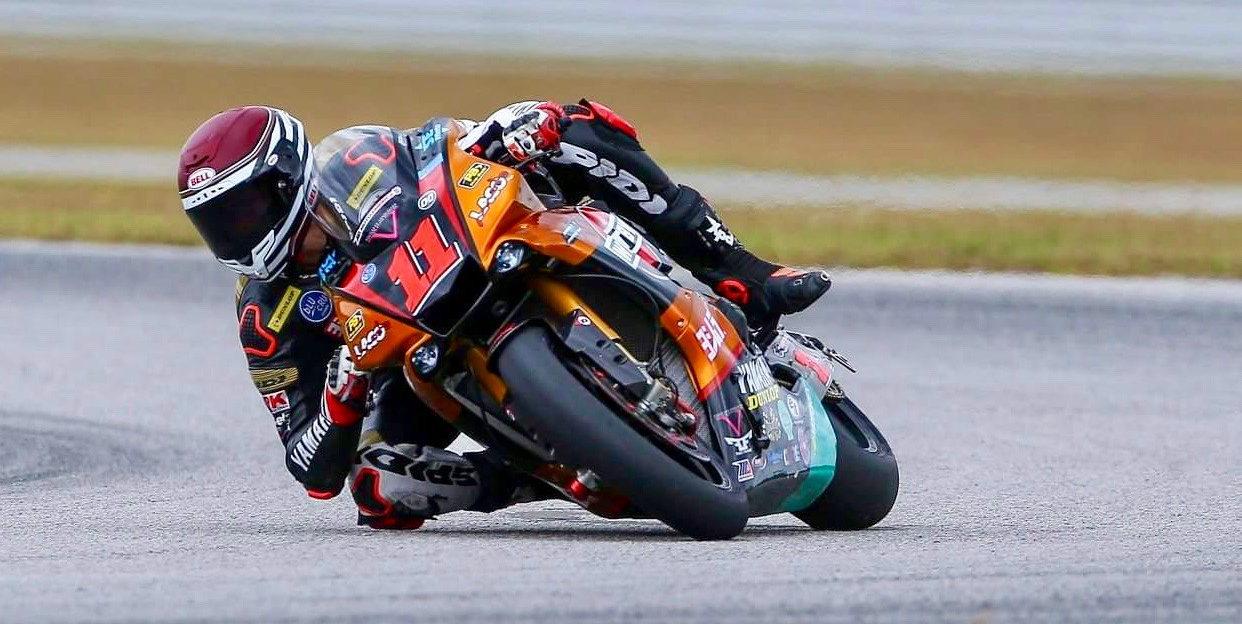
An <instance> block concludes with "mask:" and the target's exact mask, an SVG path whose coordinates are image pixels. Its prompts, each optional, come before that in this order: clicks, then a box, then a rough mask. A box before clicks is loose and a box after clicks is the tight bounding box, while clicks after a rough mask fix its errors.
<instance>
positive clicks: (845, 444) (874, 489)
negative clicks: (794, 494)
mask: <svg viewBox="0 0 1242 624" xmlns="http://www.w3.org/2000/svg"><path fill="white" fill-rule="evenodd" d="M823 404H824V410H825V411H827V412H828V419H829V420H830V421H832V428H833V430H834V431H835V432H836V434H837V469H836V473H835V474H834V475H833V477H832V482H831V483H829V484H828V489H826V490H824V493H823V494H820V495H819V498H817V499H815V502H813V503H811V506H810V507H807V508H806V509H804V510H802V511H799V512H796V513H794V515H795V516H797V517H798V519H800V520H802V521H803V522H805V523H807V524H808V525H810V526H811V528H813V529H819V530H825V529H831V530H836V531H853V530H858V529H865V528H867V527H870V526H873V525H875V524H876V523H877V522H879V521H880V520H883V519H884V517H885V516H887V515H888V512H889V511H890V510H891V509H892V508H893V503H894V502H896V500H897V489H898V484H899V481H900V479H899V477H898V473H897V458H896V457H894V456H893V449H892V448H891V447H889V445H888V441H887V440H885V439H884V436H883V435H882V434H881V433H880V430H879V429H877V428H876V426H875V425H874V424H872V422H871V420H870V419H869V418H867V415H866V414H863V412H862V410H860V409H858V406H857V405H854V402H853V401H851V400H850V399H849V397H842V398H841V399H840V400H833V399H824V402H823Z"/></svg>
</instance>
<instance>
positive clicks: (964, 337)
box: [0, 242, 1242, 623]
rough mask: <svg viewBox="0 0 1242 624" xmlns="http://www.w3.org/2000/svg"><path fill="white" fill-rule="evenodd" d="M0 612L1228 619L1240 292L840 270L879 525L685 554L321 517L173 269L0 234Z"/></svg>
mask: <svg viewBox="0 0 1242 624" xmlns="http://www.w3.org/2000/svg"><path fill="white" fill-rule="evenodd" d="M0 287H2V288H3V292H4V293H5V297H4V298H3V300H2V301H0V344H3V345H4V347H3V354H4V360H3V361H4V364H5V371H6V372H5V374H4V375H0V397H3V398H4V403H3V404H2V405H0V509H3V513H2V514H0V614H3V615H2V616H0V619H3V620H4V621H6V622H34V621H37V622H146V621H184V622H198V621H256V622H304V621H306V622H309V621H331V622H355V621H356V622H375V621H401V620H410V619H418V620H430V619H435V620H442V621H452V622H462V623H465V622H497V621H504V622H540V623H545V622H561V621H564V622H577V621H603V622H621V621H624V622H657V621H678V622H713V623H714V622H724V621H737V622H753V621H780V622H830V621H841V622H858V621H884V622H891V621H918V622H938V621H939V622H967V621H986V622H1017V621H1023V622H1029V621H1047V622H1075V621H1077V622H1114V621H1116V622H1122V621H1125V622H1133V621H1168V622H1237V621H1238V620H1239V617H1242V575H1239V573H1238V570H1239V569H1240V568H1242V539H1240V538H1239V536H1240V535H1242V469H1240V465H1239V457H1242V435H1240V427H1242V389H1240V388H1239V385H1238V380H1239V379H1240V378H1242V360H1240V359H1239V357H1238V354H1239V353H1242V285H1240V284H1239V283H1237V282H1216V281H1195V280H1174V279H1127V280H1112V279H1100V278H1060V277H1056V278H1054V277H1032V276H1021V275H960V274H941V273H899V272H881V271H862V272H852V271H850V272H842V273H841V274H839V275H838V276H837V283H836V286H835V288H834V291H833V292H832V293H830V295H829V297H828V298H827V299H826V300H825V301H824V302H823V303H822V304H821V305H819V306H817V307H816V308H815V309H814V310H812V311H809V312H807V313H804V314H802V315H799V316H797V317H794V318H792V319H790V324H791V325H792V326H794V327H797V328H800V329H804V330H810V331H813V332H815V333H818V334H820V335H822V336H824V337H825V339H826V340H827V341H828V342H829V344H831V345H833V346H835V347H837V348H838V349H840V350H842V351H844V352H845V353H846V354H848V355H850V356H852V359H853V361H854V363H855V364H857V366H858V367H859V369H860V372H859V374H857V375H854V376H849V377H848V378H847V379H845V384H846V387H847V389H848V390H849V391H850V392H851V394H852V396H853V397H854V398H855V399H856V400H857V401H858V403H859V404H860V405H862V406H863V407H864V409H866V410H867V411H868V412H869V413H870V414H871V415H873V417H874V419H875V420H876V421H877V423H878V424H879V425H880V427H881V428H882V429H883V430H884V431H885V432H886V433H887V435H888V437H889V439H890V441H891V442H892V444H893V447H894V449H895V451H896V453H897V456H898V458H899V460H900V461H901V466H902V480H903V484H902V493H901V496H900V498H899V500H898V503H897V507H896V508H895V509H894V511H893V513H892V514H891V515H890V517H889V518H888V519H887V520H885V521H884V522H883V523H882V524H881V525H880V526H878V527H877V528H875V529H872V530H868V531H863V532H858V533H814V532H811V531H808V530H806V529H805V528H804V527H802V526H800V525H799V523H798V522H797V521H795V520H794V519H793V518H791V517H789V516H776V517H771V518H766V519H762V520H758V521H756V522H754V523H753V524H752V527H751V528H750V529H748V531H747V532H746V533H745V534H744V535H743V536H742V537H740V538H739V539H736V540H734V541H731V542H726V543H695V542H691V541H686V540H683V539H679V538H678V537H676V536H675V535H673V534H672V533H671V532H670V531H668V530H667V529H665V528H663V527H662V526H661V525H659V524H656V523H653V522H645V521H604V520H600V519H596V518H594V517H591V516H588V515H586V514H584V513H582V512H580V511H578V510H576V509H574V508H571V507H568V506H566V505H563V504H532V505H526V506H519V507H517V508H514V509H511V510H508V511H504V512H501V513H496V514H492V515H481V514H471V513H460V514H451V515H448V516H445V517H444V518H442V519H440V520H437V521H435V522H431V523H429V524H428V525H427V526H426V527H425V528H424V529H422V530H419V531H416V532H412V533H384V532H373V531H369V530H363V529H360V528H356V527H354V526H353V513H354V512H353V509H352V507H351V504H350V503H349V501H348V500H334V501H331V502H327V503H322V502H318V501H312V500H310V499H308V498H306V497H305V495H303V494H302V493H301V492H300V489H299V488H298V487H297V485H296V484H295V483H294V482H293V481H292V480H291V479H290V478H289V476H288V475H287V474H286V473H285V470H284V467H283V465H282V461H281V453H280V448H279V445H278V443H277V440H276V436H275V434H274V432H273V431H272V426H271V422H270V420H269V417H268V416H266V413H265V411H264V409H263V405H262V403H261V401H260V400H259V397H258V396H257V395H256V393H255V392H254V391H253V389H252V388H251V387H250V384H249V380H248V378H247V375H246V372H245V367H244V363H243V359H242V355H241V353H240V351H239V349H238V346H237V344H236V337H235V336H236V334H235V326H234V322H233V310H232V284H231V280H230V279H229V278H228V277H227V276H226V275H225V272H224V270H223V269H220V268H219V267H217V266H214V265H213V263H211V262H210V261H209V260H207V259H206V258H204V253H203V252H202V251H201V250H181V249H171V248H132V247H105V246H94V245H82V244H74V245H49V244H38V243H24V242H7V243H0Z"/></svg>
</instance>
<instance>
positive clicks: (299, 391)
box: [178, 100, 830, 528]
mask: <svg viewBox="0 0 1242 624" xmlns="http://www.w3.org/2000/svg"><path fill="white" fill-rule="evenodd" d="M455 123H457V124H458V126H459V127H460V129H461V130H462V131H463V134H462V136H461V137H460V138H459V139H458V146H459V147H461V148H462V149H464V150H466V151H469V152H471V153H473V154H475V155H476V156H479V157H481V158H485V159H488V160H493V161H496V162H500V163H502V164H508V165H514V164H519V163H520V162H521V161H523V160H526V159H527V158H529V157H531V156H534V155H537V154H540V153H544V152H548V153H550V154H555V155H554V156H552V157H551V159H550V160H548V161H547V163H546V167H547V169H548V171H549V173H550V175H551V177H552V179H553V180H554V181H555V182H556V184H557V185H558V186H559V187H560V189H561V191H562V192H563V194H564V195H565V197H566V199H567V200H568V201H578V200H581V199H583V198H585V197H590V198H592V199H595V200H601V201H603V202H604V203H605V204H606V205H607V206H608V207H609V209H611V210H613V211H615V212H617V213H618V214H620V215H621V216H623V217H626V218H628V219H630V220H631V221H633V222H635V223H636V224H638V225H639V226H640V227H642V228H644V229H646V230H647V231H648V232H649V233H650V234H651V235H652V236H653V238H655V240H656V241H657V242H658V243H659V244H660V245H661V246H662V247H664V248H665V249H666V251H668V252H669V254H670V255H671V256H672V257H673V259H675V260H677V261H678V262H679V263H681V264H682V265H683V266H685V267H686V268H687V269H689V270H690V271H691V272H692V273H693V274H694V275H695V276H696V277H698V278H699V279H700V280H702V281H704V282H705V283H707V284H709V285H711V286H712V288H713V289H714V290H716V292H717V293H719V294H721V295H722V296H723V297H725V298H727V299H729V300H731V301H733V302H735V303H737V304H738V305H739V306H740V307H741V308H742V310H743V311H744V312H745V314H746V316H747V320H748V322H749V323H750V324H751V325H752V326H754V327H763V326H771V325H774V323H775V321H776V320H777V319H778V318H779V317H780V315H782V314H789V313H793V312H797V311H800V310H803V309H805V308H806V307H808V306H809V305H811V304H812V303H813V302H814V301H816V300H817V299H818V298H819V297H820V296H822V295H823V294H824V293H825V292H826V291H827V290H828V288H829V286H830V282H829V280H828V277H827V275H826V274H824V273H822V272H807V271H800V270H796V269H790V268H787V267H781V266H778V265H775V264H772V263H769V262H766V261H764V260H762V259H760V258H758V257H756V256H755V255H753V254H752V253H750V252H749V251H748V250H747V249H746V248H745V247H743V246H742V245H741V244H740V243H739V242H738V240H737V238H736V236H734V235H733V233H732V232H730V231H729V230H728V229H727V227H726V226H725V225H724V222H723V221H722V220H721V219H720V216H719V215H718V214H717V213H716V211H715V210H714V209H713V208H712V206H711V205H710V204H709V203H708V202H707V200H706V199H704V198H703V196H702V195H701V194H700V193H698V192H697V191H695V190H694V189H692V188H690V187H687V186H681V185H677V184H674V183H673V182H672V180H670V179H669V177H668V176H667V174H665V173H664V172H663V171H662V170H661V169H660V168H659V167H658V166H657V165H656V163H655V162H654V161H653V160H652V159H651V158H650V157H649V156H648V155H647V154H646V152H645V151H644V150H643V149H642V147H641V145H640V144H639V142H638V136H637V131H636V130H635V129H634V127H633V126H632V125H631V124H630V123H629V122H627V121H626V120H625V119H623V118H622V117H620V116H619V115H617V114H616V113H615V112H613V111H612V110H611V109H609V108H608V107H606V106H604V105H602V104H599V103H597V102H591V101H587V100H582V101H580V102H579V103H577V104H570V105H566V106H561V105H559V104H557V103H555V102H551V101H529V102H520V103H517V104H512V105H510V106H507V107H505V108H502V109H500V110H498V111H496V112H495V113H493V114H492V115H490V116H489V117H488V118H486V119H485V120H483V121H482V122H474V121H469V120H457V121H456V122H455ZM398 149H405V150H411V151H417V150H419V149H420V147H419V144H418V140H417V139H416V137H415V135H414V133H413V132H410V131H404V130H399V129H395V128H387V127H381V126H355V127H352V128H346V129H344V130H340V131H338V132H336V133H334V134H333V135H331V136H329V137H327V138H326V139H324V140H323V141H321V142H320V143H319V144H318V145H317V146H316V147H315V148H313V149H312V148H311V146H310V143H309V140H308V139H307V137H306V133H305V130H304V128H303V126H302V124H301V122H299V121H298V120H297V119H296V118H294V117H293V116H291V115H289V114H288V113H287V112H285V111H282V110H279V109H274V108H268V107H262V106H246V107H241V108H237V109H232V110H229V111H225V112H223V113H220V114H218V115H215V116H213V117H212V118H210V119H208V120H207V121H206V122H204V123H203V124H202V125H200V126H199V128H198V129H196V130H195V131H194V133H193V134H191V136H190V138H189V139H188V140H187V142H186V144H185V146H184V147H183V148H182V152H181V160H180V168H179V175H178V188H179V190H180V195H181V199H182V204H183V207H184V208H185V210H186V214H187V216H188V217H189V218H190V220H191V222H192V223H193V224H194V225H195V227H196V228H197V229H198V231H199V232H200V234H201V235H202V237H203V239H204V241H205V242H206V243H207V245H208V247H209V248H210V249H211V251H212V252H213V254H214V255H215V256H216V258H217V259H218V260H219V261H220V262H221V263H222V264H224V265H225V266H227V267H229V268H230V269H232V270H234V271H235V272H237V273H239V274H241V277H240V278H239V280H238V285H237V296H236V304H237V316H238V322H239V337H240V341H241V345H242V350H243V352H244V353H245V355H246V358H247V363H248V366H249V368H250V373H251V377H252V379H253V381H254V384H255V386H256V388H257V389H258V390H259V392H260V394H261V395H262V398H263V400H264V403H265V405H266V407H267V409H268V410H269V412H270V413H271V414H272V417H273V418H274V420H275V424H276V428H277V432H278V433H279V435H280V437H281V440H282V442H283V443H284V445H285V451H286V454H285V455H286V466H287V467H288V469H289V471H290V472H291V473H292V474H293V476H294V477H295V478H296V479H297V480H298V481H299V482H300V483H301V484H302V485H303V486H304V487H305V488H306V491H307V493H308V495H310V496H312V497H314V498H323V499H326V498H331V497H334V496H336V495H337V494H338V493H339V492H340V491H341V490H342V489H343V488H344V485H345V482H346V480H347V478H348V477H352V479H350V481H351V492H352V494H353V496H354V500H355V502H356V503H357V505H358V508H359V523H360V524H366V525H369V526H372V527H376V528H417V527H418V526H420V525H421V524H422V522H423V520H424V519H426V518H429V517H432V516H435V515H437V514H440V513H446V512H449V511H454V510H460V509H468V510H475V511H492V510H495V509H499V508H501V507H504V506H507V505H509V504H512V503H514V502H519V501H521V500H530V499H532V498H533V497H535V496H537V495H538V491H537V487H535V486H533V485H532V484H530V483H527V482H525V481H524V480H522V479H520V478H518V477H517V476H515V475H513V474H511V473H509V472H508V471H507V470H505V469H504V468H503V467H502V466H501V465H500V462H497V461H494V460H493V459H492V458H491V457H490V456H489V455H488V453H487V452H486V451H478V452H470V453H463V454H456V453H452V452H450V451H447V450H444V447H446V446H447V445H448V444H449V442H450V441H451V440H452V439H453V438H454V437H455V436H456V431H455V430H454V429H453V428H452V427H451V426H450V425H449V424H448V423H446V422H444V421H443V420H442V419H440V418H439V417H438V416H436V415H435V414H434V413H433V412H432V411H431V410H430V408H428V407H426V406H423V405H422V404H421V402H420V401H419V400H418V399H417V398H416V397H415V396H414V395H413V392H412V391H411V390H410V389H409V387H408V385H407V384H406V383H405V380H404V379H403V377H402V375H401V373H400V371H378V372H376V373H373V374H366V373H363V372H361V371H357V370H355V369H354V368H353V364H352V361H351V360H350V357H349V353H348V351H347V350H346V349H345V348H344V347H343V346H341V343H342V337H341V331H342V330H341V328H340V327H338V325H337V324H336V323H335V322H334V321H333V320H332V310H331V301H330V299H329V297H328V296H327V294H326V293H325V292H323V290H322V289H321V288H320V286H319V277H318V274H317V269H321V268H327V265H330V264H332V263H334V262H339V258H340V256H339V255H338V252H340V251H344V250H347V249H348V248H349V247H350V245H351V244H352V245H355V246H356V245H358V244H361V243H363V242H365V241H366V240H370V237H378V238H382V233H383V228H384V224H383V223H382V222H381V221H382V220H380V219H372V221H374V222H366V221H365V218H364V219H363V220H361V221H360V222H359V223H357V224H352V223H351V224H345V223H343V219H342V217H341V214H342V212H343V211H342V210H340V209H339V208H340V205H341V204H342V203H343V204H345V205H347V206H348V207H349V208H351V209H354V210H358V213H357V214H360V215H361V214H366V215H367V216H374V215H375V214H377V213H378V212H379V210H378V208H380V207H382V204H384V203H385V202H388V201H390V200H391V198H392V197H395V196H396V195H399V194H400V193H402V192H403V190H402V187H403V185H404V187H405V189H406V190H405V192H414V193H417V190H416V189H417V182H416V180H413V179H408V176H405V177H406V178H407V179H402V178H401V176H398V175H397V172H396V171H395V170H394V169H393V167H392V166H391V165H392V163H393V160H394V159H395V155H396V153H397V150H398ZM369 208H374V209H375V210H368V209H369ZM359 209H361V210H359ZM364 239H365V240H364ZM397 414H399V415H400V417H399V418H398V417H393V416H390V415H397ZM364 428H365V429H366V431H365V433H364V431H363V429H364Z"/></svg>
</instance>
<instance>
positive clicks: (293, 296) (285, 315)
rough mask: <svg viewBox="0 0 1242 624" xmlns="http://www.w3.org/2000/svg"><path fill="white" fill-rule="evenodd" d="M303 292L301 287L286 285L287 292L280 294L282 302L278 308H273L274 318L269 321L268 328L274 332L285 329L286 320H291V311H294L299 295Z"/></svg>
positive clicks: (277, 305)
mask: <svg viewBox="0 0 1242 624" xmlns="http://www.w3.org/2000/svg"><path fill="white" fill-rule="evenodd" d="M301 294H302V289H301V288H297V287H295V286H287V287H285V294H283V295H281V296H280V303H278V304H276V309H275V310H272V319H271V320H269V321H268V322H267V328H268V329H270V330H272V331H274V332H279V331H280V330H282V329H284V327H285V321H287V320H289V313H291V312H293V308H294V306H296V305H297V302H298V295H301Z"/></svg>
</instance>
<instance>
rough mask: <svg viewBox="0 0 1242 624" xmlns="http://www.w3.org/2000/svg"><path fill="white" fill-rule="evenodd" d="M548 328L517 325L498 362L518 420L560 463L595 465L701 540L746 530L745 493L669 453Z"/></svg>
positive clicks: (641, 503) (637, 500) (642, 504)
mask: <svg viewBox="0 0 1242 624" xmlns="http://www.w3.org/2000/svg"><path fill="white" fill-rule="evenodd" d="M552 341H553V339H552V338H551V335H550V332H549V331H548V330H547V329H546V328H544V327H542V326H540V325H530V326H527V327H525V328H522V329H519V330H518V331H517V333H516V334H515V335H513V336H511V337H510V338H509V339H508V340H507V341H506V345H505V348H504V351H502V352H501V354H500V357H499V359H498V361H497V368H498V369H499V372H500V376H501V378H502V379H504V380H505V384H506V385H507V386H508V388H509V400H510V403H511V405H512V406H513V408H514V410H515V411H516V412H517V418H518V419H519V420H521V421H522V423H523V424H525V425H527V426H529V427H530V428H531V429H533V430H534V431H535V433H536V434H538V436H539V437H540V439H542V440H543V441H544V442H546V443H548V444H549V445H550V446H551V447H552V449H553V453H554V456H555V457H556V459H557V461H560V462H563V463H565V464H567V465H570V466H573V467H575V468H589V469H591V470H592V471H594V472H595V473H596V474H598V475H599V476H600V478H601V479H602V480H603V482H604V483H606V484H608V485H609V486H611V487H614V488H616V489H617V490H619V491H621V492H623V493H625V494H626V495H628V496H629V497H630V500H631V501H632V502H633V503H634V504H635V505H636V506H638V507H639V508H640V509H642V510H643V511H645V512H646V513H649V514H651V515H652V516H653V517H655V518H656V519H658V520H660V521H662V522H664V523H665V524H667V525H669V526H670V527H672V528H673V529H675V530H677V531H678V532H680V533H683V534H685V535H688V536H690V537H693V538H694V539H700V540H717V539H729V538H732V537H735V536H737V535H738V534H740V533H741V532H742V530H743V529H744V528H746V521H747V519H748V516H749V506H748V504H747V498H746V493H745V491H744V490H742V488H741V487H740V486H739V485H738V484H737V483H735V482H733V481H732V479H729V480H728V487H727V488H722V487H718V486H717V485H715V484H713V483H710V482H708V481H707V480H705V479H703V478H702V477H701V476H699V475H695V474H694V473H692V472H691V471H690V470H689V469H688V468H686V467H685V466H683V465H681V464H679V463H678V462H677V461H676V460H674V459H673V458H672V457H670V456H669V455H667V454H665V453H664V452H663V451H661V450H660V449H659V448H657V447H656V445H655V443H654V442H652V441H651V440H649V439H648V438H646V437H645V436H643V435H642V434H641V433H639V432H638V431H637V430H635V429H634V428H633V427H631V426H630V425H629V424H627V423H626V422H625V421H624V420H622V418H621V417H620V416H619V415H618V414H616V413H615V412H614V411H613V409H612V408H610V407H609V406H607V405H606V404H604V403H603V402H602V401H601V400H600V399H599V398H597V397H596V396H595V395H594V394H592V393H591V392H590V391H589V390H587V388H585V387H584V386H583V384H582V382H581V381H579V380H578V378H577V377H575V376H574V374H573V373H572V372H571V371H570V370H569V369H568V368H566V366H565V364H564V363H563V362H562V361H561V359H560V358H559V357H558V356H557V354H556V352H555V350H554V349H555V347H554V345H553V342H552Z"/></svg>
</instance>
